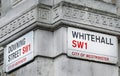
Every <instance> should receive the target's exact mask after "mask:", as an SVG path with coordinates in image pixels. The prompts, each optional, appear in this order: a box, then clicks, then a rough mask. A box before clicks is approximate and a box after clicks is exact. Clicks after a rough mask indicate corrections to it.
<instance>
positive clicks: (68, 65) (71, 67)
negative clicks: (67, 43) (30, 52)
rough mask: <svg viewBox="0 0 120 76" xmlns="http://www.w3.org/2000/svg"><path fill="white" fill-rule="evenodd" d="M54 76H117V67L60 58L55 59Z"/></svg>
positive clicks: (64, 57)
mask: <svg viewBox="0 0 120 76" xmlns="http://www.w3.org/2000/svg"><path fill="white" fill-rule="evenodd" d="M54 68H55V76H118V67H117V66H114V65H109V64H102V63H96V62H91V61H84V60H79V59H72V58H68V57H66V56H60V57H59V58H56V59H55V66H54Z"/></svg>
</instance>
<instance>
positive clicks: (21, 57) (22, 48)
mask: <svg viewBox="0 0 120 76" xmlns="http://www.w3.org/2000/svg"><path fill="white" fill-rule="evenodd" d="M4 59H5V60H4V63H5V67H4V68H5V72H10V71H12V70H13V69H15V68H17V67H20V66H21V65H23V64H25V63H27V62H29V61H30V60H32V59H33V31H31V32H29V33H27V34H26V35H24V36H22V37H20V38H18V39H17V40H15V41H13V42H11V43H10V44H8V45H7V46H6V48H5V53H4Z"/></svg>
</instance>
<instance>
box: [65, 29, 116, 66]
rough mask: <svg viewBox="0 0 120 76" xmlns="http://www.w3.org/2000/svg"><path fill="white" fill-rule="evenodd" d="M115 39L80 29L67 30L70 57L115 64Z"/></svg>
mask: <svg viewBox="0 0 120 76" xmlns="http://www.w3.org/2000/svg"><path fill="white" fill-rule="evenodd" d="M117 51H118V41H117V37H115V36H111V35H106V34H102V33H97V32H91V31H87V30H82V29H76V28H70V27H69V28H68V52H67V55H68V56H70V57H75V58H81V59H87V60H93V61H100V62H106V63H113V64H116V63H117V61H118V55H117Z"/></svg>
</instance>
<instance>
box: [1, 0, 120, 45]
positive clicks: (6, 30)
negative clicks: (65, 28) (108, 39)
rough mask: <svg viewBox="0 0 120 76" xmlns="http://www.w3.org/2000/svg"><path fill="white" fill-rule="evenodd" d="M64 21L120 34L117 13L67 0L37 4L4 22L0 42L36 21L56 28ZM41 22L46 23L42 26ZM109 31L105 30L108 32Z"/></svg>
mask: <svg viewBox="0 0 120 76" xmlns="http://www.w3.org/2000/svg"><path fill="white" fill-rule="evenodd" d="M61 20H62V21H63V22H61ZM64 21H66V22H68V23H69V24H71V23H77V26H76V25H73V26H74V27H81V25H83V26H82V27H84V28H87V29H88V28H89V27H94V28H97V29H103V30H105V31H107V30H109V31H111V33H112V31H113V32H116V33H118V34H119V35H120V33H119V32H120V17H118V16H117V15H115V14H113V13H109V12H103V11H100V10H96V9H92V8H89V7H85V6H81V5H75V4H72V3H68V2H60V3H59V4H57V5H54V6H53V7H51V6H48V5H42V4H40V5H37V6H35V7H33V8H32V9H30V10H28V11H26V13H24V14H23V15H21V16H19V17H17V18H14V19H13V20H11V21H9V22H8V23H6V24H5V25H3V26H2V27H0V42H2V43H4V41H5V40H8V41H9V39H8V38H9V37H11V36H13V35H16V33H17V34H19V32H20V31H25V30H27V29H26V28H28V27H30V26H33V24H34V23H37V22H38V23H40V24H36V25H39V26H40V27H41V26H42V27H46V26H47V27H50V28H53V29H54V28H56V25H54V24H55V23H57V22H59V23H64ZM42 24H46V25H44V26H43V25H42ZM48 25H49V26H48ZM86 25H87V27H86ZM57 26H58V25H57ZM23 29H24V30H23ZM27 31H29V30H27ZM109 31H107V32H108V33H109ZM102 32H103V31H102ZM18 36H20V35H18ZM2 43H0V45H1V44H2Z"/></svg>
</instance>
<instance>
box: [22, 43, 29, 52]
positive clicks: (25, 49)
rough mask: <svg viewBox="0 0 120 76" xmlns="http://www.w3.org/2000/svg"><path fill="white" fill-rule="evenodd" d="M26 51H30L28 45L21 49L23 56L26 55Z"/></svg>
mask: <svg viewBox="0 0 120 76" xmlns="http://www.w3.org/2000/svg"><path fill="white" fill-rule="evenodd" d="M28 51H30V44H28V45H25V46H24V47H23V48H22V54H25V53H27V52H28Z"/></svg>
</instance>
